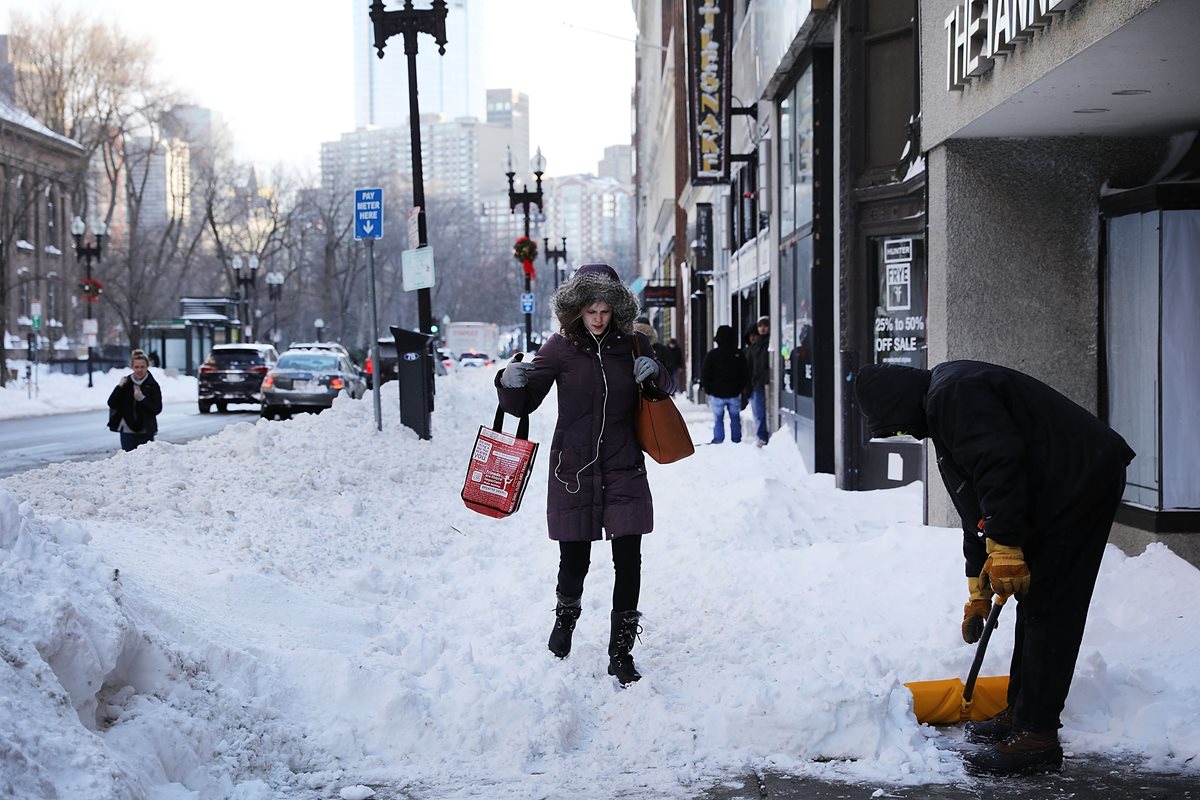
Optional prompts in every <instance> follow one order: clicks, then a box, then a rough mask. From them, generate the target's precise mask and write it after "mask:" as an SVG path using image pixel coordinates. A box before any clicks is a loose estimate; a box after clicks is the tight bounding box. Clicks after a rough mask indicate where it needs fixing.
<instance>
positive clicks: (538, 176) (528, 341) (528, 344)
mask: <svg viewBox="0 0 1200 800" xmlns="http://www.w3.org/2000/svg"><path fill="white" fill-rule="evenodd" d="M545 171H546V157H545V156H543V155H542V148H540V147H539V148H538V149H537V155H535V156H534V157H533V176H534V179H535V180H536V182H537V188H536V189H534V190H533V191H532V192H531V191H529V184H521V191H519V192H518V191H517V187H516V184H515V182H514V181H515V179H516V177H517V173H516V172H514V171H513V164H512V150H511V149H510V150H509V151H508V172H506V173H504V174H505V175H507V176H508V210H509V213H510V214H515V213H516V211H517V206H521V207H522V208H523V209H524V211H525V238H526V239H528V238H529V206H530V205H536V206H537V207H538V211H541V210H542V174H543V173H544V172H545ZM534 246H535V247H536V245H534ZM532 290H533V286H532V278H531V276H530V274H529V272H528V271H526V272H525V293H526V294H529V293H530V292H531V291H532ZM532 347H533V312H531V311H526V312H525V349H526V350H529V349H531V348H532Z"/></svg>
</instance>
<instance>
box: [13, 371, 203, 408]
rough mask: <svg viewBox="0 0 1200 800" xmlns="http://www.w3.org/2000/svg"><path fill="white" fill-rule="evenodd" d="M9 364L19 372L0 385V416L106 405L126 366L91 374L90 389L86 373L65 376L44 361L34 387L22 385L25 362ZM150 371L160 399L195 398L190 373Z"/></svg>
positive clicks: (185, 399)
mask: <svg viewBox="0 0 1200 800" xmlns="http://www.w3.org/2000/svg"><path fill="white" fill-rule="evenodd" d="M9 365H10V366H11V367H12V368H14V369H16V370H17V371H18V373H19V374H20V376H21V377H20V380H19V381H18V382H14V383H10V384H9V385H8V386H4V387H0V419H15V418H17V417H35V416H43V415H45V414H62V413H65V412H69V411H90V410H92V409H95V408H107V407H108V396H109V394H110V393H112V390H113V387H114V386H116V385H117V383H119V382H120V380H121V378H123V377H125V376H126V375H128V374H129V373H130V371H129V369H110V370H109V371H107V372H100V371H95V372H93V373H92V388H90V389H89V388H88V385H87V375H86V374H84V375H66V374H63V373H61V372H51V371H50V370H49V369H47V368H46V366H45V365H44V364H42V365H39V371H38V376H37V380H36V383H35V386H34V387H32V388H31V387H29V386H27V385H26V384H25V377H24V376H25V362H19V361H9ZM150 374H152V375H153V376H154V380H156V381H158V385H159V386H160V387H162V393H163V402H164V403H176V402H183V401H187V402H189V403H194V402H195V401H196V392H197V391H198V390H197V384H196V379H195V378H194V377H191V376H190V375H172V376H170V377H168V376H167V374H166V372H165V371H164V370H161V369H158V368H151V369H150Z"/></svg>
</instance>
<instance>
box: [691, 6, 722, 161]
mask: <svg viewBox="0 0 1200 800" xmlns="http://www.w3.org/2000/svg"><path fill="white" fill-rule="evenodd" d="M730 5H731V4H730V0H688V3H687V10H686V11H685V14H686V18H687V45H688V47H687V70H688V73H687V74H688V149H689V151H690V154H691V169H692V173H691V174H692V183H694V184H706V183H726V182H728V180H729V117H730V110H731V109H730V102H731V101H732V97H731V92H732V90H733V89H732V74H731V73H732V67H731V63H732V60H731V58H730V56H731V53H730V51H731V49H732V47H733V9H732V8H731V7H730Z"/></svg>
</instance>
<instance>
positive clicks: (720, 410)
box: [700, 325, 750, 444]
mask: <svg viewBox="0 0 1200 800" xmlns="http://www.w3.org/2000/svg"><path fill="white" fill-rule="evenodd" d="M713 341H714V342H716V343H717V346H716V347H715V348H713V349H712V350H709V351H708V352H707V353H705V354H704V362H703V363H702V364H701V366H700V387H701V388H702V389H704V393H705V394H707V395H708V405H709V408H711V409H712V414H713V436H712V442H711V444H720V443H721V442H723V441H725V414H726V413H728V414H729V438H730V439H731V440H732V441H734V442H740V441H741V440H742V397H741V396H742V392H743V391H744V390H745V389H746V387H747V386H748V385H749V383H750V370H749V367H748V366H747V365H746V358H745V356H743V355H742V351H741V350H739V349H738V346H737V334H736V333H734V332H733V328H731V327H729V326H728V325H721V326H720V327H718V328H717V332H716V334H715V335H714V336H713Z"/></svg>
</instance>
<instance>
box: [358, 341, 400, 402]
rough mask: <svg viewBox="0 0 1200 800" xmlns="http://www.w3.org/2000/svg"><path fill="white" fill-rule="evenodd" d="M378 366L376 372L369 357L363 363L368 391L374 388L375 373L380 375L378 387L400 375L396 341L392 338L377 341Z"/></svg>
mask: <svg viewBox="0 0 1200 800" xmlns="http://www.w3.org/2000/svg"><path fill="white" fill-rule="evenodd" d="M379 365H380V369H379V370H376V369H375V364H374V363H372V361H371V357H370V356H369V355H368V356H367V359H366V361H364V362H363V371H364V372H365V373H366V380H367V388H368V389H373V388H375V373H376V372H379V373H380V374H381V375H382V378H381V379H380V381H379V383H380V385H382V384H385V383H387V382H388V381H394V380H396V376H397V375H399V374H400V359H399V356H397V355H396V339H395V338H394V337H392V336H387V337H384V338H381V339H380V340H379Z"/></svg>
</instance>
